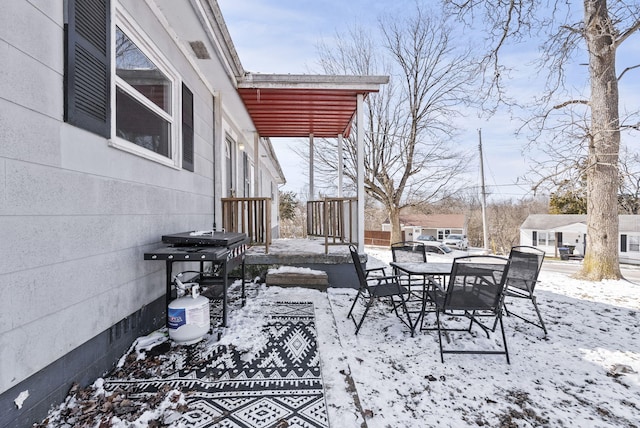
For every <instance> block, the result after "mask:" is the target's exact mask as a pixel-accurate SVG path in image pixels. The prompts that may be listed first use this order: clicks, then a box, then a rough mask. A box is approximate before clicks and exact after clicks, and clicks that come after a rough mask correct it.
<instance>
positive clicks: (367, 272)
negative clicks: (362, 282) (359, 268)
mask: <svg viewBox="0 0 640 428" xmlns="http://www.w3.org/2000/svg"><path fill="white" fill-rule="evenodd" d="M378 271H380V272H382V276H385V275H386V271H385V270H384V268H383V267H379V268H371V269H367V270H365V271H364V276H365V277H366V278H368V277H369V274H370V273H373V272H378ZM376 278H377V276H376Z"/></svg>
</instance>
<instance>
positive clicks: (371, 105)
mask: <svg viewBox="0 0 640 428" xmlns="http://www.w3.org/2000/svg"><path fill="white" fill-rule="evenodd" d="M380 31H381V32H380V35H379V37H380V38H381V40H382V41H383V42H382V43H380V44H377V43H375V42H374V35H373V34H372V33H371V31H370V30H368V31H365V30H361V29H360V30H358V29H352V30H351V31H349V33H348V34H347V35H338V43H337V46H336V47H334V48H327V47H326V46H321V47H320V65H321V66H322V68H323V70H324V72H325V73H329V74H343V73H348V74H356V75H372V74H389V75H390V82H389V84H388V85H386V86H385V87H384V88H382V90H381V91H380V93H377V94H370V95H369V96H368V97H367V99H366V102H365V108H366V112H365V115H364V116H365V122H366V123H365V124H364V127H365V129H366V134H365V151H366V153H365V177H364V185H365V191H366V192H367V194H368V195H369V196H370V197H372V198H373V199H374V200H376V201H378V202H379V203H380V204H382V205H383V206H384V207H385V209H386V210H387V212H388V215H389V220H390V222H391V225H392V231H391V239H392V240H394V241H397V240H400V239H401V236H402V234H401V228H400V211H401V210H402V209H403V208H407V207H412V206H416V205H420V204H423V203H424V202H425V201H437V200H441V199H442V198H444V197H446V196H447V195H448V194H450V193H452V192H453V191H454V190H455V189H456V187H458V186H460V185H462V183H459V182H456V180H455V178H456V177H457V176H458V175H459V174H460V173H461V172H462V171H464V167H465V164H466V160H465V156H464V155H463V154H462V153H461V152H459V151H458V150H457V148H456V141H455V133H456V129H455V128H454V126H453V124H452V118H454V117H457V116H459V115H460V110H461V108H462V106H463V104H464V103H465V102H467V101H468V100H469V96H470V94H472V93H473V92H474V91H473V90H472V89H471V88H472V84H473V82H474V78H475V76H476V75H477V68H476V67H477V65H476V64H474V62H473V61H472V60H471V54H470V52H469V50H460V49H457V48H456V45H455V43H454V40H453V35H454V34H455V31H453V30H452V29H451V28H450V27H449V25H448V24H447V22H446V20H443V18H442V17H440V16H437V15H436V14H434V13H432V12H426V11H424V10H423V9H422V8H421V7H420V5H417V6H416V10H415V12H414V13H412V14H411V16H410V17H408V18H400V17H391V18H388V19H383V20H381V21H380ZM335 144H336V142H335V140H323V141H320V142H319V144H318V150H317V153H318V157H317V159H316V160H317V162H318V163H317V165H318V166H317V168H319V170H320V171H321V172H323V173H324V174H323V175H325V176H333V177H335V175H331V173H332V172H335V169H336V165H337V157H336V155H337V151H336V149H335ZM356 158H357V154H356V144H355V139H354V138H353V137H350V138H349V139H347V140H346V148H345V151H344V161H345V175H346V176H347V177H349V178H351V181H352V182H353V183H355V180H356V177H355V172H356Z"/></svg>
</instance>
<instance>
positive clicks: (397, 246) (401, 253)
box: [391, 241, 427, 299]
mask: <svg viewBox="0 0 640 428" xmlns="http://www.w3.org/2000/svg"><path fill="white" fill-rule="evenodd" d="M391 257H392V259H393V261H394V262H398V263H426V262H427V250H426V247H425V245H424V244H423V243H422V242H417V241H400V242H394V243H393V244H391ZM393 273H394V274H395V275H398V276H399V277H400V278H401V283H402V284H403V285H406V286H407V287H409V291H411V286H412V285H417V286H419V290H420V291H422V290H423V289H424V281H426V278H420V279H418V280H416V279H414V278H411V276H409V275H403V274H401V272H399V271H398V270H397V269H394V271H393ZM413 294H414V295H416V297H417V298H418V299H422V298H423V297H422V295H421V294H420V293H417V294H416V293H415V292H414V293H413Z"/></svg>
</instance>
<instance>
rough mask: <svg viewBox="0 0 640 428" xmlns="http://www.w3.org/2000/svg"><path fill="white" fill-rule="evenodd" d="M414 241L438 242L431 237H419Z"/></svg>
mask: <svg viewBox="0 0 640 428" xmlns="http://www.w3.org/2000/svg"><path fill="white" fill-rule="evenodd" d="M416 241H432V242H438V240H437V239H436V238H435V236H433V235H420V236H418V237H417V238H416Z"/></svg>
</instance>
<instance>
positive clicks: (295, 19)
mask: <svg viewBox="0 0 640 428" xmlns="http://www.w3.org/2000/svg"><path fill="white" fill-rule="evenodd" d="M427 3H428V2H427ZM218 4H219V5H220V8H221V10H222V13H223V16H224V19H225V22H226V24H227V26H228V28H229V32H230V33H231V37H232V39H233V43H234V45H235V48H236V50H237V52H238V55H239V57H240V61H241V62H242V65H243V67H244V69H245V70H247V71H251V72H257V73H281V74H288V73H291V74H301V73H321V71H320V69H319V67H318V65H317V62H316V59H317V57H318V54H317V46H318V43H319V42H323V43H326V44H329V45H330V44H331V41H332V39H333V38H334V37H335V34H336V33H337V32H343V30H344V29H346V28H348V27H353V26H354V25H355V24H357V25H359V26H365V27H371V29H372V33H373V32H377V29H376V26H377V25H378V19H379V17H381V16H383V15H385V14H386V15H389V14H393V15H394V16H395V14H396V12H397V11H403V10H405V11H406V10H413V9H414V8H415V1H414V0H395V1H385V2H371V1H370V0H351V1H348V2H345V1H344V0H314V1H310V0H218ZM536 50H537V44H535V43H529V44H526V45H525V44H523V45H520V46H518V47H516V48H515V49H512V50H511V51H510V52H509V56H507V55H505V57H506V58H507V59H509V60H511V61H512V62H514V63H526V62H528V61H529V60H530V59H531V56H532V55H535V54H536ZM631 52H632V53H635V54H637V53H639V52H640V47H639V46H637V45H636V46H635V47H634V50H632V51H631ZM505 57H503V58H505ZM636 58H637V56H636ZM618 72H620V70H619V71H618ZM526 73H527V71H523V72H522V75H521V76H520V79H519V83H516V87H517V88H518V90H520V91H523V92H525V91H529V92H530V91H532V90H534V87H533V85H530V84H528V83H526V82H527V81H528V79H532V78H534V76H530V75H529V76H527V75H526ZM529 73H531V71H530V70H529ZM637 80H640V79H637ZM584 84H585V82H584V81H581V82H578V85H582V86H584ZM512 95H513V94H512ZM633 98H634V99H635V98H636V97H633ZM461 124H462V125H463V134H462V135H461V137H460V138H459V144H460V146H462V147H464V148H465V149H467V150H469V151H470V152H472V153H475V154H477V147H478V129H480V128H481V129H482V143H483V152H484V169H485V177H486V184H487V186H488V190H489V192H490V193H492V194H493V195H495V197H498V198H501V199H504V198H518V197H521V196H523V195H525V194H527V193H528V188H529V186H528V185H523V184H522V182H521V181H520V184H516V183H517V182H518V176H522V175H523V174H524V173H525V172H526V170H527V163H526V161H525V159H524V158H523V155H522V147H523V145H524V144H525V140H524V139H523V138H520V139H516V138H515V136H514V131H515V129H516V127H517V126H518V123H516V122H512V121H511V120H510V118H509V115H508V114H507V113H501V114H498V115H497V116H496V117H494V118H492V119H491V120H489V121H487V120H485V119H478V118H477V115H476V114H475V113H470V114H469V115H468V116H467V118H466V119H464V120H462V122H461ZM272 141H273V144H274V148H275V150H276V153H277V155H278V158H279V160H280V163H281V165H282V168H283V171H284V174H285V176H286V178H287V185H286V186H285V187H284V190H292V191H294V192H296V193H298V195H302V194H305V192H306V183H308V177H307V175H308V167H307V166H306V164H305V162H303V161H302V160H301V159H300V158H299V157H298V156H297V155H295V154H294V153H292V152H291V150H290V149H289V147H290V146H292V145H295V144H296V143H297V144H305V145H306V141H301V140H294V139H272ZM479 170H480V166H479V161H478V160H477V158H476V160H475V162H474V164H472V165H471V166H470V167H469V180H470V181H471V182H472V183H473V182H474V181H475V182H477V183H478V184H479V179H480V174H479Z"/></svg>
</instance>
